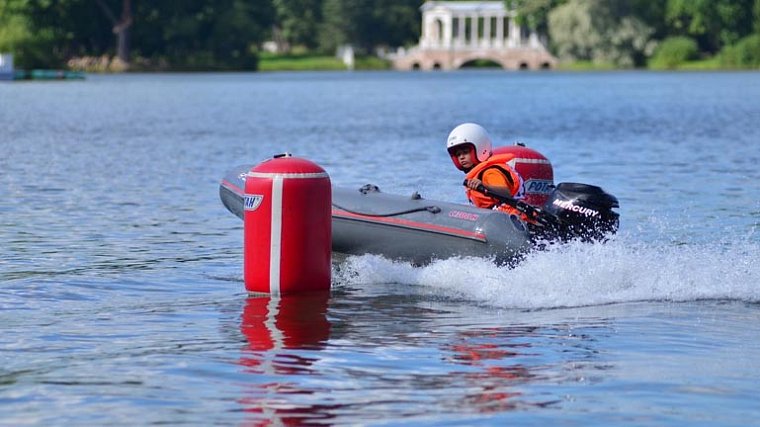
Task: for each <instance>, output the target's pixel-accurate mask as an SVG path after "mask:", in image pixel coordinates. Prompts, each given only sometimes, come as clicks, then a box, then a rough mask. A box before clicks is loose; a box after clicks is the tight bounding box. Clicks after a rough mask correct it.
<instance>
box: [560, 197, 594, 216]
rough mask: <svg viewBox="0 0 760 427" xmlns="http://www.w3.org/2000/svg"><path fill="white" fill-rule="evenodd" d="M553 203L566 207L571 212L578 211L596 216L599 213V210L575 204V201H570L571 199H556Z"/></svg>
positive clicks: (585, 214)
mask: <svg viewBox="0 0 760 427" xmlns="http://www.w3.org/2000/svg"><path fill="white" fill-rule="evenodd" d="M552 204H553V205H554V206H558V207H560V208H562V209H565V210H568V211H571V212H578V213H579V214H581V215H584V216H586V217H592V218H594V217H596V216H597V215H599V211H596V210H594V209H591V208H584V207H582V206H578V205H574V204H573V202H570V201H565V202H563V201H562V200H555V201H554V202H552Z"/></svg>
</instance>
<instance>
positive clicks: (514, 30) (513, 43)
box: [507, 17, 522, 47]
mask: <svg viewBox="0 0 760 427" xmlns="http://www.w3.org/2000/svg"><path fill="white" fill-rule="evenodd" d="M521 38H522V34H520V26H519V25H517V23H516V22H515V20H514V18H512V17H510V18H509V39H508V40H509V41H508V42H507V46H509V47H519V46H520V45H521V44H522V43H521V40H520V39H521Z"/></svg>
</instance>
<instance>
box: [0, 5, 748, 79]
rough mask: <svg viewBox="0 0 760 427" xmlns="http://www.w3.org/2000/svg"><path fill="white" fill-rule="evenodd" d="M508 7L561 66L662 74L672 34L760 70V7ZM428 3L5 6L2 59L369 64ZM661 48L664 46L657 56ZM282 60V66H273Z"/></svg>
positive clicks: (201, 66) (144, 64)
mask: <svg viewBox="0 0 760 427" xmlns="http://www.w3.org/2000/svg"><path fill="white" fill-rule="evenodd" d="M505 1H506V2H507V3H508V4H510V5H513V6H514V7H515V8H516V9H517V12H518V20H519V22H521V23H522V24H523V25H525V26H526V27H527V28H530V29H533V30H535V31H537V32H539V34H543V35H547V36H548V39H547V40H546V41H547V43H548V46H549V48H550V50H551V51H552V52H553V53H555V54H556V55H557V56H559V57H560V58H561V59H563V60H565V61H568V62H578V63H579V64H584V63H585V64H595V65H592V66H593V67H608V66H609V64H612V66H615V67H636V66H644V65H646V64H652V65H653V66H655V67H660V66H665V65H662V64H670V63H672V61H675V60H679V59H678V58H679V57H680V56H679V55H682V54H683V48H684V46H685V45H683V44H680V45H679V44H678V43H679V42H677V41H672V40H683V39H673V38H677V37H687V38H689V39H691V40H692V41H693V42H694V43H695V44H696V49H697V55H696V56H694V55H692V54H691V53H690V54H689V58H698V60H700V61H705V59H707V58H720V60H716V61H712V62H703V63H702V64H703V65H701V66H707V65H704V64H718V66H724V67H739V68H746V67H749V68H752V67H758V66H759V65H758V62H757V60H756V58H757V54H756V46H757V37H756V35H757V34H760V0H657V1H652V0H505ZM423 2H424V1H423V0H186V1H180V0H152V1H137V0H0V51H3V52H6V51H9V52H12V53H13V54H14V56H15V62H16V64H17V67H19V68H58V67H65V66H67V64H68V66H71V67H74V68H79V69H94V70H101V71H119V70H121V69H123V68H124V66H125V65H127V64H128V65H129V67H131V69H137V70H254V69H257V68H258V67H259V65H260V59H261V55H262V52H263V51H264V47H265V46H266V48H267V49H273V50H274V51H275V52H277V53H278V54H291V53H294V52H301V53H303V54H307V55H311V56H312V57H314V58H316V57H323V58H328V57H330V56H331V55H334V54H335V51H336V49H338V48H340V47H341V46H343V45H346V44H351V45H352V46H353V48H354V50H355V52H356V53H357V58H369V57H371V56H372V55H374V54H375V53H376V51H377V50H378V49H384V48H385V49H387V48H394V47H398V46H405V47H409V46H412V45H414V44H416V43H417V41H418V39H419V35H420V22H421V15H420V9H419V8H420V6H421V5H422V4H423ZM264 42H270V43H267V44H266V45H265V43H264ZM680 43H682V42H680ZM658 44H662V45H663V47H662V48H660V49H658V50H655V47H656V46H657V45H658ZM679 46H680V47H679ZM690 46H691V45H690ZM668 52H670V53H668ZM653 55H654V56H653ZM117 59H120V60H121V62H119V61H117ZM328 59H329V58H328ZM272 60H273V58H272V57H267V58H266V61H272ZM289 61H291V63H294V62H293V61H300V64H301V65H299V66H304V67H305V66H308V64H309V62H310V61H311V62H312V63H313V61H312V60H308V59H304V58H298V59H293V58H290V59H289ZM320 61H322V60H320ZM325 61H327V59H325ZM362 61H367V59H362ZM686 61H687V62H688V61H693V59H687V60H686ZM327 62H333V63H334V62H337V61H327ZM285 63H286V58H283V60H282V61H281V62H280V65H279V66H284V65H282V64H285ZM326 64H327V63H324V64H323V65H320V66H319V67H323V66H324V67H328V66H329V65H326ZM367 64H369V65H364V66H367V67H375V66H376V67H381V68H382V67H385V66H387V63H386V62H384V61H376V62H370V63H367ZM269 66H270V67H274V66H275V65H274V64H269ZM293 66H295V65H293ZM315 66H316V65H315ZM357 67H359V59H357Z"/></svg>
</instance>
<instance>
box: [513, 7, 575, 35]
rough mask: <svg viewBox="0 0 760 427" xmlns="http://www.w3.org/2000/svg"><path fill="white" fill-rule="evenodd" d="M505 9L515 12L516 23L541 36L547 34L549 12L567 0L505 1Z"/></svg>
mask: <svg viewBox="0 0 760 427" xmlns="http://www.w3.org/2000/svg"><path fill="white" fill-rule="evenodd" d="M504 3H506V6H507V9H512V8H513V9H515V10H516V11H517V21H518V22H519V23H520V24H521V25H525V26H527V27H528V28H530V29H533V30H535V31H537V32H539V33H541V34H548V32H549V28H548V22H549V12H551V11H552V9H554V8H556V7H557V6H560V5H563V4H565V3H567V0H505V1H504Z"/></svg>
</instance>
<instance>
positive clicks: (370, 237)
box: [219, 165, 618, 265]
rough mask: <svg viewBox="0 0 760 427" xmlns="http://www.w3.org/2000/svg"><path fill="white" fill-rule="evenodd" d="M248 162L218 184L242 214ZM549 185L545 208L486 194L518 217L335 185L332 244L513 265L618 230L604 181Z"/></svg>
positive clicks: (419, 260) (407, 257) (401, 255)
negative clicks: (539, 251)
mask: <svg viewBox="0 0 760 427" xmlns="http://www.w3.org/2000/svg"><path fill="white" fill-rule="evenodd" d="M251 167H252V166H250V165H246V166H238V167H236V168H233V169H232V170H230V171H229V172H228V173H227V174H226V175H225V177H224V178H223V179H222V181H221V183H220V186H219V195H220V198H221V200H222V203H223V204H224V206H225V207H226V208H227V209H228V210H229V211H230V212H231V213H233V214H235V215H236V216H237V217H239V218H241V219H242V218H243V214H244V201H245V192H244V189H245V179H246V176H247V175H248V172H249V171H250V170H251ZM490 190H491V189H487V188H481V191H483V192H489V191H490ZM547 190H548V191H547V196H548V197H546V198H545V199H546V202H545V203H544V204H543V206H541V207H536V206H531V205H528V204H526V203H524V202H521V201H516V200H514V199H512V198H511V197H509V196H507V195H501V194H498V192H493V193H489V194H490V195H491V196H493V197H497V198H500V199H502V201H503V202H505V203H509V204H510V205H513V206H514V207H516V208H517V209H518V210H520V211H521V212H523V213H524V215H522V216H517V215H508V214H505V213H503V212H500V211H496V210H490V209H481V208H477V207H474V206H469V205H461V204H457V203H450V202H443V201H437V200H429V199H426V198H424V197H422V196H421V195H419V194H417V193H414V194H411V195H409V196H402V195H395V194H388V193H384V192H382V191H381V190H380V189H379V188H378V187H377V186H375V185H365V186H363V187H361V188H353V189H350V188H342V187H337V186H333V187H332V251H333V254H334V255H338V256H340V255H362V254H377V255H382V256H384V257H386V258H389V259H393V260H400V261H406V262H410V263H412V264H413V265H424V264H427V263H429V262H430V261H432V260H435V259H446V258H451V257H487V258H491V259H493V260H494V261H495V262H496V263H498V264H500V265H508V264H511V263H514V262H516V261H519V259H520V258H521V256H522V255H523V254H525V253H526V252H528V251H530V250H532V249H535V248H540V247H541V246H542V245H545V244H547V242H553V241H562V240H567V239H575V238H579V239H583V240H598V239H603V238H605V236H607V235H608V234H610V233H614V232H615V231H616V230H617V227H618V214H617V213H616V212H614V211H613V208H617V207H618V201H617V199H616V198H615V197H614V196H612V195H610V194H608V193H606V192H604V190H602V189H601V188H600V187H596V186H592V185H586V184H578V183H561V184H559V185H557V186H553V185H551V186H550V188H548V189H547ZM524 218H532V219H533V220H532V221H525V220H524Z"/></svg>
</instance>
